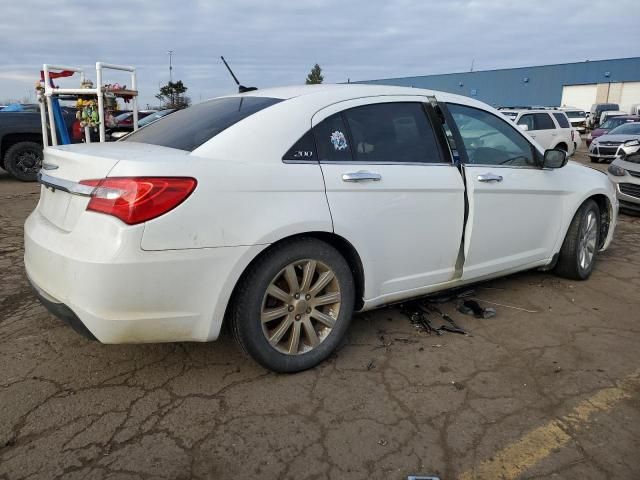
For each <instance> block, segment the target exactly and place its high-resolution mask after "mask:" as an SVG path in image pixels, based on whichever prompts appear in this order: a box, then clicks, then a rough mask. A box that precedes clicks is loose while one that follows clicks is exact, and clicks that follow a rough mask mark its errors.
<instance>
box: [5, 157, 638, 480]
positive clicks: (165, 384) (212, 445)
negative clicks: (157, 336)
mask: <svg viewBox="0 0 640 480" xmlns="http://www.w3.org/2000/svg"><path fill="white" fill-rule="evenodd" d="M578 157H579V159H580V160H583V159H584V155H583V154H580V155H579V156H578ZM600 168H603V167H600ZM37 198H38V188H37V186H35V185H33V184H23V183H19V182H16V181H14V180H11V179H9V178H8V177H7V176H6V174H4V173H0V269H1V271H2V283H1V285H2V286H1V288H0V478H3V479H22V478H34V479H35V478H41V479H53V478H64V479H75V478H78V479H79V478H91V479H96V480H99V479H116V478H117V479H138V478H140V479H147V478H172V479H178V478H211V479H227V478H234V479H254V478H264V479H272V478H273V479H275V478H278V479H280V478H292V479H293V478H295V479H296V480H301V479H320V478H336V479H402V478H406V476H407V475H409V474H437V475H439V476H440V477H441V478H442V479H443V480H445V479H452V478H466V479H468V478H487V479H492V480H493V479H497V478H571V479H573V478H575V479H580V480H587V479H602V478H616V479H638V478H640V460H639V459H638V452H640V379H639V378H640V377H639V375H640V369H639V363H640V362H639V360H640V354H639V349H638V345H640V325H639V321H640V313H639V312H640V295H638V289H639V288H640V256H639V255H638V248H639V247H638V246H639V245H640V219H639V218H634V217H628V216H624V215H622V216H621V218H620V221H619V224H618V230H617V234H616V237H615V240H614V242H613V244H612V246H611V248H610V250H609V251H608V252H606V253H605V254H603V255H601V256H600V257H599V258H598V263H597V267H596V270H595V272H594V274H593V276H592V277H591V279H590V280H588V281H586V282H573V281H568V280H564V279H559V278H556V277H555V276H553V275H552V274H550V273H541V272H526V273H522V274H518V275H512V276H510V277H508V278H504V279H500V280H496V281H492V282H489V283H485V284H482V285H479V286H477V288H476V292H475V296H476V297H477V298H479V299H481V300H483V301H486V302H492V303H485V305H486V306H494V307H495V308H496V310H497V316H496V317H494V318H491V319H486V320H479V319H475V318H473V317H468V316H463V315H462V314H460V313H458V312H456V311H455V302H453V301H452V302H449V303H446V304H444V305H442V308H443V309H444V310H445V311H447V312H449V313H450V314H451V315H452V317H454V318H455V320H456V321H457V322H458V323H459V324H461V325H462V326H463V327H465V328H466V329H467V330H468V331H469V332H470V333H471V335H469V336H461V335H455V334H445V335H443V336H440V337H438V336H435V335H428V334H426V333H424V332H420V331H418V330H416V329H415V328H414V327H413V326H412V325H411V324H410V323H409V321H408V320H407V318H406V317H405V316H404V315H403V314H402V313H400V311H399V310H398V309H397V308H386V309H381V310H377V311H374V312H369V313H366V314H362V315H358V316H357V317H356V318H354V321H353V324H352V328H351V330H350V332H349V334H348V337H347V339H346V341H345V342H344V344H343V345H342V346H341V348H340V349H339V350H338V351H337V353H336V354H335V355H333V356H332V357H331V358H330V359H329V361H327V362H325V363H324V364H322V365H321V366H319V367H318V368H315V369H313V370H311V371H307V372H304V373H301V374H297V375H277V374H273V373H270V372H267V371H265V370H263V369H262V368H260V367H258V366H257V365H256V364H255V363H253V362H252V361H251V360H249V359H247V358H245V357H243V356H242V355H241V354H240V353H239V352H238V350H237V349H236V347H235V345H234V344H233V342H232V341H231V339H230V338H229V336H228V335H223V337H222V338H221V339H220V340H219V341H217V342H215V343H213V344H187V343H180V344H162V345H122V346H116V345H101V344H98V343H95V342H90V341H87V340H85V339H84V338H82V337H80V336H78V335H77V334H75V333H74V332H73V331H72V330H71V329H70V328H69V327H67V326H66V325H64V324H63V323H62V322H60V321H59V320H57V319H56V318H54V317H52V316H51V315H49V314H48V313H47V312H46V311H45V309H44V308H43V307H41V306H40V305H39V304H38V302H37V300H36V299H35V298H34V296H33V295H32V293H31V291H30V289H29V287H28V286H27V282H26V279H25V277H24V273H23V265H22V255H23V252H22V225H23V223H24V220H25V218H26V216H27V215H28V213H29V212H30V211H31V210H32V209H33V207H34V206H35V204H36V202H37ZM511 307H517V308H511Z"/></svg>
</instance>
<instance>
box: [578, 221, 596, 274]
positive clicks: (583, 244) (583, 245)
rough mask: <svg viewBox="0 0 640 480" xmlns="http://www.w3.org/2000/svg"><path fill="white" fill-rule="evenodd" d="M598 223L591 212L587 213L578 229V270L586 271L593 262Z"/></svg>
mask: <svg viewBox="0 0 640 480" xmlns="http://www.w3.org/2000/svg"><path fill="white" fill-rule="evenodd" d="M597 227H598V222H597V220H596V214H595V212H594V211H593V210H591V211H589V212H588V213H587V215H586V217H585V218H584V220H583V221H582V226H581V227H580V241H579V244H578V262H579V264H580V268H581V269H583V270H587V269H588V268H589V267H590V266H591V262H593V256H594V255H595V252H596V241H597V239H598V230H597Z"/></svg>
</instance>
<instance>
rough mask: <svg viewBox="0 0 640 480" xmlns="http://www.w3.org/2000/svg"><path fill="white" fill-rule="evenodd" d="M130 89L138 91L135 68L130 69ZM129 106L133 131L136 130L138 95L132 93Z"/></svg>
mask: <svg viewBox="0 0 640 480" xmlns="http://www.w3.org/2000/svg"><path fill="white" fill-rule="evenodd" d="M131 89H132V90H135V91H136V92H137V91H138V83H137V82H136V69H135V68H134V69H132V70H131ZM131 108H133V131H134V132H135V131H136V130H138V96H137V95H134V97H133V98H132V99H131Z"/></svg>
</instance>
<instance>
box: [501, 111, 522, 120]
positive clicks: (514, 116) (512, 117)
mask: <svg viewBox="0 0 640 480" xmlns="http://www.w3.org/2000/svg"><path fill="white" fill-rule="evenodd" d="M501 113H502V114H503V115H504V116H505V117H509V118H510V119H511V120H513V119H514V118H516V117H517V116H518V113H517V112H501Z"/></svg>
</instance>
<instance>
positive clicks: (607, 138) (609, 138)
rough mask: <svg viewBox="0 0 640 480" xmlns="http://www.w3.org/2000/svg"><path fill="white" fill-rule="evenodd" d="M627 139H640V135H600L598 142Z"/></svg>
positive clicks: (622, 141)
mask: <svg viewBox="0 0 640 480" xmlns="http://www.w3.org/2000/svg"><path fill="white" fill-rule="evenodd" d="M594 132H595V130H594ZM627 140H640V135H602V136H600V137H598V143H602V142H616V143H624V142H626V141H627Z"/></svg>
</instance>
